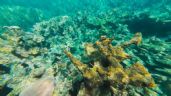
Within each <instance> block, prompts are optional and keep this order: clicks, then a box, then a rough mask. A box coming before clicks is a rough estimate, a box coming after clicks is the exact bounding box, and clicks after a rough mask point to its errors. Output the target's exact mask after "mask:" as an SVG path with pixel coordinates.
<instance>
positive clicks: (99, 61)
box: [64, 33, 155, 96]
mask: <svg viewBox="0 0 171 96" xmlns="http://www.w3.org/2000/svg"><path fill="white" fill-rule="evenodd" d="M112 40H113V39H110V38H106V37H105V36H102V37H101V39H100V40H99V41H97V42H96V43H95V44H86V46H85V49H86V53H87V55H88V57H90V58H91V60H92V61H91V66H92V67H91V68H90V67H89V66H88V64H84V63H82V62H81V61H80V60H78V59H76V58H75V57H74V56H73V55H72V54H71V53H70V52H68V51H64V52H65V54H66V55H67V56H68V57H69V58H70V60H71V61H72V63H73V64H74V65H75V66H76V67H77V68H78V70H79V71H80V72H81V73H82V76H83V77H84V83H83V84H82V87H81V89H80V91H79V93H78V96H108V95H109V94H110V95H111V94H113V95H114V96H127V95H128V94H129V88H128V86H134V87H141V88H145V87H149V88H151V87H155V83H154V80H153V78H152V77H151V74H150V73H149V72H148V71H147V69H146V68H145V67H144V66H143V65H142V64H140V63H139V62H137V63H135V64H133V65H132V66H131V67H129V68H124V67H123V66H122V64H121V62H122V61H124V60H125V59H129V58H131V56H129V55H128V54H127V53H126V52H124V48H125V47H126V46H129V45H131V44H135V45H138V44H140V42H141V40H142V36H141V33H136V34H135V36H134V37H133V38H132V39H131V40H130V41H128V42H126V43H124V44H121V45H116V46H112V44H111V42H112ZM101 88H102V89H104V88H106V89H105V90H103V91H100V90H101ZM104 93H107V94H108V95H107V94H104ZM103 94H104V95H103ZM110 95H109V96H110ZM113 95H112V96H113Z"/></svg>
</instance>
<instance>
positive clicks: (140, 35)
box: [121, 32, 142, 47]
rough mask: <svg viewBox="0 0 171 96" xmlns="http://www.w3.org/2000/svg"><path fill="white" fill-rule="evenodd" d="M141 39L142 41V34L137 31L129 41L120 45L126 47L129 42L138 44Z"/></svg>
mask: <svg viewBox="0 0 171 96" xmlns="http://www.w3.org/2000/svg"><path fill="white" fill-rule="evenodd" d="M141 41H142V34H141V33H140V32H137V33H136V34H135V35H134V37H133V38H132V39H131V40H130V41H128V42H125V43H123V44H122V45H121V46H122V47H126V46H129V45H131V44H135V45H139V44H140V43H141Z"/></svg>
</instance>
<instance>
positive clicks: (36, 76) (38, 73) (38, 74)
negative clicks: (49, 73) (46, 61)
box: [31, 68, 45, 78]
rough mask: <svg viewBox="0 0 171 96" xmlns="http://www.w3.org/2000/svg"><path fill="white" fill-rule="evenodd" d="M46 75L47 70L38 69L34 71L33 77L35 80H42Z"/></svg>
mask: <svg viewBox="0 0 171 96" xmlns="http://www.w3.org/2000/svg"><path fill="white" fill-rule="evenodd" d="M44 73H45V68H36V69H34V70H33V71H32V73H31V74H32V76H33V77H35V78H40V77H41V76H42V75H43V74H44Z"/></svg>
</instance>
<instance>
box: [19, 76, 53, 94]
mask: <svg viewBox="0 0 171 96" xmlns="http://www.w3.org/2000/svg"><path fill="white" fill-rule="evenodd" d="M54 88H55V83H54V78H52V77H48V78H44V79H41V80H38V81H36V82H34V84H32V85H30V86H28V87H27V88H25V89H24V90H23V91H22V92H21V93H20V95H19V96H52V95H53V91H54Z"/></svg>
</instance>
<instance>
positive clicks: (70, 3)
mask: <svg viewBox="0 0 171 96" xmlns="http://www.w3.org/2000/svg"><path fill="white" fill-rule="evenodd" d="M168 2H169V0H43V1H42V0H0V26H4V25H19V26H21V27H23V28H29V27H31V26H32V25H33V24H34V23H35V22H40V21H42V20H47V19H49V18H52V17H54V16H59V15H71V14H75V13H77V12H78V11H89V12H90V11H92V14H95V13H100V12H103V11H107V10H109V9H113V8H117V7H120V6H123V5H125V6H128V10H139V9H140V10H141V9H143V8H146V7H150V6H154V5H155V4H158V3H168ZM123 11H124V10H123Z"/></svg>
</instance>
